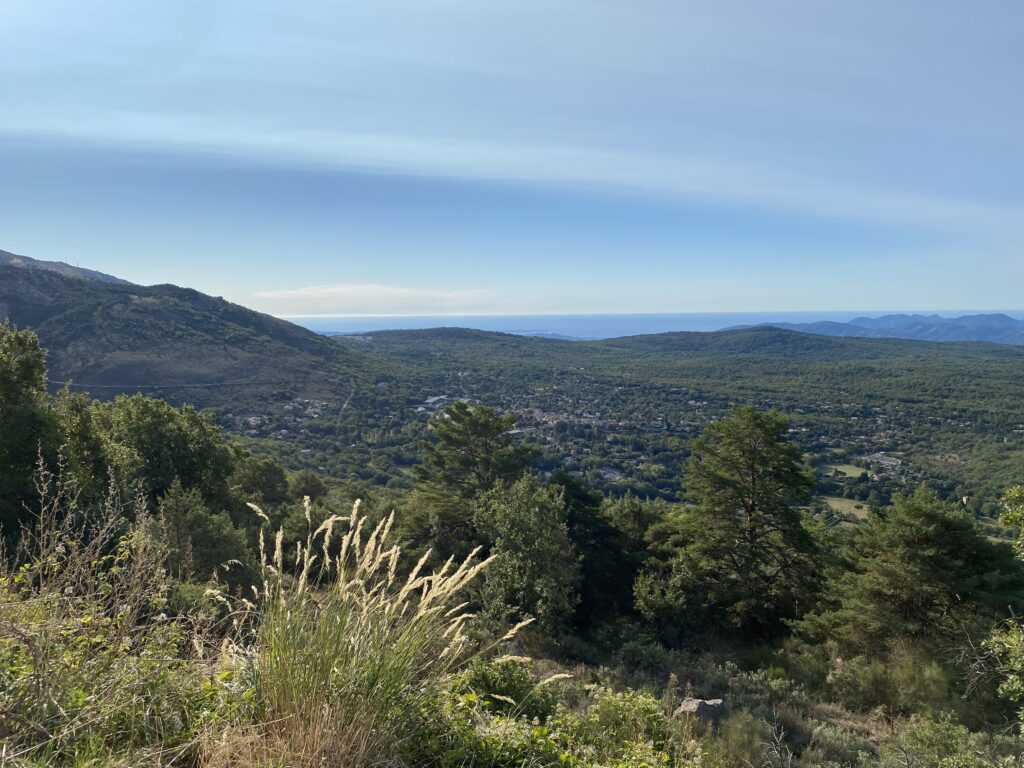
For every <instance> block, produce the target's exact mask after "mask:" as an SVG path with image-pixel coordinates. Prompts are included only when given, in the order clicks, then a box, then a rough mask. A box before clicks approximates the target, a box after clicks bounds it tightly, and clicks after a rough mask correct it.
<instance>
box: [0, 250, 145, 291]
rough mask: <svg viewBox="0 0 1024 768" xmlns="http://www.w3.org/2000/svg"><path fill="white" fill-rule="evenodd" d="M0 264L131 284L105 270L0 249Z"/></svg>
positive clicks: (117, 283)
mask: <svg viewBox="0 0 1024 768" xmlns="http://www.w3.org/2000/svg"><path fill="white" fill-rule="evenodd" d="M0 266H8V267H17V268H19V269H31V270H40V271H43V272H54V273H56V274H58V275H64V276H65V277H77V278H81V279H83V280H97V281H99V282H101V283H111V284H114V285H131V283H129V282H128V281H127V280H122V279H121V278H119V277H114V276H113V275H107V274H104V273H103V272H97V271H96V270H94V269H83V268H82V267H73V266H71V265H70V264H65V263H64V262H63V261H40V260H38V259H30V258H29V257H28V256H19V255H18V254H16V253H9V252H8V251H0Z"/></svg>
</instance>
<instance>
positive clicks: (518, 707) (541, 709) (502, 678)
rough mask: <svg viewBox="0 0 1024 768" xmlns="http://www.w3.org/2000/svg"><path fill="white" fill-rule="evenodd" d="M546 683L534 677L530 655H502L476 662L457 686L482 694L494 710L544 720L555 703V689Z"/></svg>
mask: <svg viewBox="0 0 1024 768" xmlns="http://www.w3.org/2000/svg"><path fill="white" fill-rule="evenodd" d="M547 683H548V681H546V680H537V678H536V677H534V675H533V672H532V670H531V664H530V660H529V659H526V658H522V657H503V658H499V659H494V660H492V661H487V662H483V661H480V662H477V663H475V664H473V665H472V666H471V667H470V668H469V669H468V670H467V671H466V673H464V674H463V675H462V676H461V680H460V685H459V686H458V687H457V688H456V690H457V691H458V692H460V693H474V694H476V695H477V696H480V697H482V698H483V699H485V700H486V702H487V703H488V704H489V705H490V707H491V710H492V711H493V712H495V713H499V714H503V715H510V716H512V717H522V718H525V719H527V720H531V721H532V720H539V721H544V720H547V718H548V717H550V716H551V714H552V713H553V712H554V711H555V704H556V698H555V693H554V690H553V689H552V687H551V686H550V685H549V684H547Z"/></svg>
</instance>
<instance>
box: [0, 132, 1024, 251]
mask: <svg viewBox="0 0 1024 768" xmlns="http://www.w3.org/2000/svg"><path fill="white" fill-rule="evenodd" d="M12 123H13V124H12ZM4 134H6V135H8V136H17V135H21V136H25V137H49V138H51V139H57V140H65V141H88V142H97V143H102V144H111V145H113V146H118V147H122V148H123V147H126V146H134V147H139V148H143V149H149V150H155V151H171V152H186V153H198V154H207V155H213V156H221V157H228V158H234V159H236V160H239V161H243V162H247V163H255V164H280V165H291V166H299V167H313V168H321V169H323V168H335V169H339V170H352V171H360V172H369V173H383V174H401V175H409V176H422V177H431V178H447V179H463V180H472V181H481V182H499V183H524V184H544V185H558V186H565V187H570V188H577V189H590V190H598V191H600V190H603V191H606V192H609V191H610V192H618V193H626V194H640V195H649V196H652V197H656V198H659V199H663V200H667V201H677V202H680V203H700V204H711V205H722V206H737V207H745V208H753V209H765V210H774V211H783V212H787V213H791V214H796V215H805V216H812V217H822V218H829V219H835V220H854V221H865V222H875V223H884V224H889V225H894V226H904V227H907V228H911V229H914V230H918V231H930V232H932V233H935V234H954V235H972V236H977V235H985V236H988V237H994V238H996V239H1006V238H1013V239H1014V241H1016V239H1017V238H1019V235H1020V223H1019V222H1020V221H1021V219H1022V218H1024V209H1022V208H1021V206H1019V205H1013V204H1007V203H1000V202H992V201H984V202H981V201H978V200H976V199H971V198H964V199H962V198H957V197H948V196H942V195H936V194H934V193H921V192H914V191H905V190H899V189H894V188H892V187H887V188H875V187H872V186H870V185H863V184H857V183H853V182H848V181H847V182H844V181H843V180H841V179H836V178H829V179H825V178H817V177H814V176H807V175H801V174H799V173H797V172H793V171H790V170H787V169H783V168H776V167H773V166H772V165H771V164H770V163H767V162H765V163H762V164H752V163H742V162H737V161H733V160H727V159H723V158H720V157H715V156H709V155H700V154H679V153H653V152H642V151H620V150H609V149H604V148H600V147H596V148H595V147H591V148H588V147H578V146H562V145H557V144H536V143H520V142H507V141H481V140H472V139H459V138H447V139H438V138H435V137H424V136H417V135H402V134H383V133H381V134H371V133H345V132H330V131H322V130H284V129H282V130H270V129H267V130H260V129H257V128H254V127H251V126H250V127H247V128H246V129H245V130H242V131H240V130H238V128H237V126H234V125H232V126H226V125H225V126H222V125H220V124H219V123H217V122H212V121H207V120H203V119H199V118H189V119H182V118H180V117H177V116H170V115H159V114H142V113H112V114H107V115H93V116H92V117H91V118H83V119H81V120H73V121H64V122H61V123H59V124H58V123H50V122H48V121H43V122H36V123H32V122H31V121H25V122H19V121H18V120H17V119H8V120H0V135H4Z"/></svg>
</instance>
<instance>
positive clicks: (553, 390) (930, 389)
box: [340, 327, 1024, 514]
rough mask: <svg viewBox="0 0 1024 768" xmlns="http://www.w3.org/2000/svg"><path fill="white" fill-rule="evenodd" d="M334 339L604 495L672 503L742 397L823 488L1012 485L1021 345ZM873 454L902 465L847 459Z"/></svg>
mask: <svg viewBox="0 0 1024 768" xmlns="http://www.w3.org/2000/svg"><path fill="white" fill-rule="evenodd" d="M340 343H343V344H346V345H348V346H352V347H358V348H359V349H360V350H364V351H366V352H368V353H370V354H373V355H375V356H378V357H380V358H383V359H387V360H391V361H393V362H396V363H401V364H412V365H415V366H416V367H417V368H418V369H419V370H421V371H427V372H429V374H430V379H429V381H428V383H426V384H424V385H422V387H421V389H422V392H423V393H424V394H432V395H447V396H448V397H451V398H465V399H468V400H470V401H472V402H480V403H485V404H488V405H491V406H493V407H496V408H499V409H503V410H515V411H517V412H518V413H519V415H520V420H519V426H520V427H521V428H522V429H524V430H525V432H524V434H527V435H528V437H529V438H530V439H536V440H538V441H539V442H541V443H543V444H545V445H547V446H548V447H549V450H552V451H554V452H557V453H558V454H559V455H561V456H562V457H563V458H565V457H569V458H570V459H571V462H570V464H571V466H574V467H575V468H577V469H578V470H579V471H582V472H585V473H587V477H588V480H589V481H590V482H592V483H594V484H595V485H598V486H601V487H604V488H605V489H606V490H612V489H614V488H615V487H616V486H618V487H619V488H620V489H621V488H629V489H631V490H634V491H635V492H637V493H640V494H641V495H648V494H664V495H671V494H672V493H673V491H674V490H675V489H677V488H678V478H679V474H680V472H681V468H682V463H683V461H684V460H685V455H686V454H685V449H684V448H683V446H685V444H686V440H687V439H689V438H690V437H692V436H693V435H695V434H696V433H697V432H699V430H700V429H702V428H703V427H704V426H705V425H706V424H707V423H708V421H710V420H713V419H716V418H720V417H721V416H723V415H724V414H725V413H727V412H728V410H729V409H730V408H731V407H734V406H736V405H740V404H753V405H755V406H757V407H759V408H776V409H779V410H781V411H782V412H784V413H785V414H786V415H787V417H788V418H789V420H790V424H791V428H792V430H793V436H794V438H795V439H796V440H797V441H798V442H799V444H800V446H801V448H802V449H803V450H804V452H805V453H806V454H807V455H808V456H809V457H811V460H812V461H813V462H815V463H817V464H820V465H821V466H823V467H831V466H835V465H843V466H845V467H846V468H845V469H844V470H842V472H841V474H843V473H845V475H847V476H844V477H836V478H834V480H835V483H836V485H835V487H834V488H832V490H831V491H829V492H830V493H832V494H834V495H843V496H846V497H847V498H850V497H853V498H855V499H861V500H866V499H867V497H868V496H869V495H870V494H871V492H872V491H876V492H878V493H879V494H882V495H883V497H884V496H885V495H886V494H888V493H891V492H893V491H897V490H906V489H908V488H912V487H913V486H914V485H915V484H916V483H918V482H928V483H930V484H931V485H932V486H933V487H936V488H939V489H940V490H942V491H943V493H944V494H947V495H948V496H949V497H957V498H962V497H963V496H967V497H969V498H970V499H971V504H972V505H974V504H978V505H979V506H978V509H979V511H980V509H981V508H985V509H986V510H987V512H988V513H992V514H994V512H995V510H996V507H995V502H996V500H997V499H998V497H999V495H1000V494H1001V492H1002V491H1001V489H1002V488H1005V487H1008V486H1009V485H1011V484H1013V483H1015V482H1020V481H1021V480H1024V477H1022V476H1021V471H1022V470H1021V468H1022V467H1024V401H1022V400H1021V398H1020V382H1021V381H1022V380H1024V348H1021V347H1014V346H1007V345H999V344H986V343H980V342H968V343H939V342H920V341H905V340H899V339H859V338H830V337H824V336H815V335H809V334H803V333H797V332H794V331H788V330H781V329H777V328H769V327H760V328H750V329H745V330H736V331H721V332H717V333H668V334H658V335H649V336H635V337H626V338H619V339H609V340H605V341H590V342H569V341H554V340H548V339H537V338H524V337H519V336H513V335H508V334H500V333H488V332H481V331H467V330H461V329H436V330H426V331H389V332H383V333H373V334H365V335H362V336H359V337H349V338H343V339H342V340H341V341H340ZM881 453H887V454H888V455H889V456H891V457H892V458H897V459H898V460H899V462H900V464H899V465H898V466H895V465H890V466H888V467H876V466H874V465H872V463H871V462H865V461H861V460H860V459H858V457H864V456H872V455H876V454H881ZM851 461H852V462H854V464H853V465H851V464H850V462H851ZM890 464H891V463H890ZM876 469H877V470H878V471H875V470H876ZM863 470H867V471H868V479H867V480H864V479H860V480H858V479H857V478H858V477H859V476H860V473H861V472H862V471H863ZM828 471H829V472H832V470H828ZM872 478H876V479H872ZM830 482H832V481H831V480H830Z"/></svg>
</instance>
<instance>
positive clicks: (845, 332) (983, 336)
mask: <svg viewBox="0 0 1024 768" xmlns="http://www.w3.org/2000/svg"><path fill="white" fill-rule="evenodd" d="M770 325H771V326H773V327H775V328H786V329H788V330H792V331H800V332H802V333H815V334H821V335H823V336H855V337H860V338H871V339H886V338H888V339H916V340H918V341H990V342H994V343H997V344H1017V345H1022V344H1024V320H1017V319H1016V318H1013V317H1010V316H1009V315H1005V314H1001V313H989V314H982V315H963V316H961V317H940V316H939V315H885V316H883V317H858V318H855V319H853V320H851V321H849V322H847V323H837V322H832V321H827V320H826V321H819V322H814V323H771V324H770Z"/></svg>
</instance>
